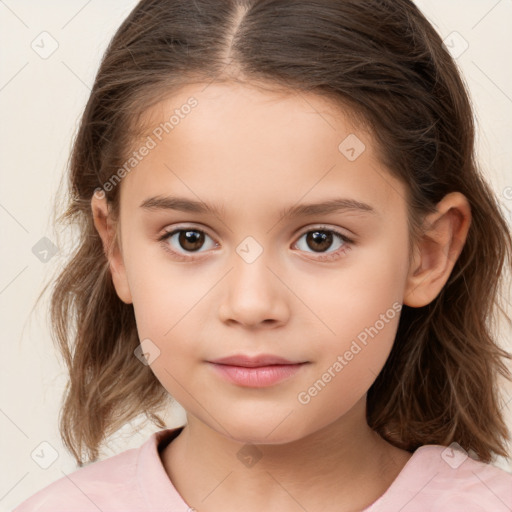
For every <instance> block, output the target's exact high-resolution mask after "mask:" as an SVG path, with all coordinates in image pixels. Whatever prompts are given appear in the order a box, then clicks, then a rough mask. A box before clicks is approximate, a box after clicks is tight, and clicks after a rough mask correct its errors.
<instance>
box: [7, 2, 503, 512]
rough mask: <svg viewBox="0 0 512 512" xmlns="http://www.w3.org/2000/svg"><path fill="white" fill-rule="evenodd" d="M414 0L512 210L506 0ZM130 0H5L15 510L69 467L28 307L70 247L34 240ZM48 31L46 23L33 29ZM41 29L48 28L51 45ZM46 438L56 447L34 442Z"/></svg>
mask: <svg viewBox="0 0 512 512" xmlns="http://www.w3.org/2000/svg"><path fill="white" fill-rule="evenodd" d="M417 3H418V5H419V6H420V8H421V9H422V10H423V11H424V12H425V14H426V15H427V17H428V18H429V19H430V20H431V21H432V22H433V23H434V25H435V27H436V28H437V30H438V32H439V33H440V34H441V35H442V37H443V38H445V37H446V38H447V41H448V42H449V45H450V46H451V47H452V49H453V51H454V52H457V54H460V55H459V56H458V57H457V62H458V63H459V65H460V68H461V70H462V72H463V74H464V76H465V79H466V81H467V83H468V84H469V87H470V90H471V95H472V98H473V101H474V105H475V115H476V119H477V123H478V128H479V132H478V151H479V154H480V158H481V160H482V162H483V164H484V170H485V172H486V174H487V176H488V177H489V180H490V181H491V183H492V185H493V186H494V188H495V190H496V192H497V195H498V197H499V199H500V202H501V203H502V204H503V206H504V208H507V209H508V212H510V210H512V172H511V168H510V164H511V162H512V144H511V143H510V141H511V140H512V123H511V119H512V67H511V65H510V62H512V59H511V57H512V55H511V54H512V32H511V31H510V26H511V24H512V2H510V1H508V0H499V1H497V0H472V1H468V0H435V1H434V0H421V1H418V2H417ZM135 4H136V2H135V1H133V0H130V1H127V0H122V1H121V0H115V1H114V0H109V1H108V2H100V1H99V0H89V1H87V0H67V1H64V0H60V1H57V0H52V1H50V0H46V1H45V2H35V1H29V0H24V1H21V0H18V1H15V0H4V1H0V49H1V50H0V51H1V54H0V55H1V62H2V64H1V68H0V109H1V119H2V122H1V124H0V144H1V148H0V149H1V150H0V158H1V165H0V172H1V174H0V184H1V186H0V225H1V245H0V247H1V250H0V255H1V256H0V257H1V260H0V269H1V273H0V314H1V326H2V330H1V334H2V352H3V358H2V371H1V381H0V389H1V395H0V432H1V438H0V449H1V452H0V460H1V461H2V467H1V475H0V511H2V510H11V509H12V508H13V507H14V506H16V505H17V504H18V503H20V502H21V501H22V500H23V499H25V498H27V497H28V496H30V495H32V494H33V493H34V492H36V491H37V490H39V489H41V488H43V487H45V486H46V485H48V484H49V483H51V482H53V481H54V480H57V479H58V478H61V477H62V476H63V475H64V474H69V473H70V472H72V471H74V470H75V469H76V467H75V464H74V462H73V459H72V458H71V457H70V456H69V455H68V453H67V452H66V451H65V449H64V447H63V445H62V443H61V441H60V438H59V434H58V422H57V419H58V413H59V405H60V399H61V395H62V392H63V389H64V385H65V382H66V374H65V373H64V367H63V366H61V365H60V364H59V361H58V359H57V356H56V354H55V352H54V349H53V344H52V341H51V339H50V338H49V335H48V329H47V325H46V320H45V314H46V310H47V303H46V302H43V303H42V305H41V307H39V308H38V309H37V310H35V311H32V308H33V305H34V301H35V299H36V297H37V295H38V294H39V291H40V290H41V287H42V285H43V284H44V283H45V282H46V281H47V280H48V279H49V278H50V277H51V275H52V273H53V272H54V271H55V269H56V268H58V266H59V265H60V264H62V262H63V261H64V260H65V259H66V247H65V246H63V245H60V246H59V252H58V253H57V254H56V255H55V256H53V257H52V258H51V259H50V260H49V261H48V262H47V263H44V262H42V261H40V259H39V258H37V257H36V256H35V254H34V253H33V252H32V248H33V247H34V246H35V245H36V244H41V243H43V242H40V240H41V239H42V238H43V237H48V238H49V239H50V240H51V241H52V242H54V243H58V241H57V236H56V233H55V232H54V227H53V224H52V218H51V209H52V202H53V199H54V196H55V192H56V190H57V187H58V184H59V181H60V179H61V176H62V173H63V171H64V169H65V167H66V160H67V158H68V154H69V150H70V145H71V140H72V137H73V135H74V132H75V129H76V126H77V122H78V119H79V116H80V114H81V111H82V109H83V107H84V105H85V102H86V100H87V97H88V94H89V91H90V87H91V85H92V82H93V78H94V75H95V73H96V71H97V68H98V65H99V60H100V57H101V55H102V53H103V51H104V49H105V48H106V45H107V43H108V41H109V40H110V38H111V36H112V35H113V34H114V32H115V30H116V28H117V27H118V26H119V24H120V23H121V21H122V20H123V19H124V18H125V17H126V15H127V14H128V13H129V12H130V10H131V9H132V8H133V6H134V5H135ZM44 31H46V32H48V34H50V35H40V34H41V33H42V32H44ZM454 32H456V34H454ZM41 38H46V39H44V41H45V45H44V48H45V49H46V50H44V48H42V44H41V43H40V41H41ZM33 41H35V42H34V43H33ZM38 42H39V44H40V50H39V51H40V52H42V51H49V50H50V49H51V48H52V46H51V45H52V44H53V45H57V44H58V47H57V48H56V50H55V52H54V53H53V54H52V55H50V56H47V58H41V56H40V55H39V54H38V53H36V51H34V49H33V48H32V46H31V45H34V46H35V45H37V44H38ZM466 46H467V48H466ZM36 48H37V47H36ZM507 215H508V218H509V220H512V215H511V214H510V213H507ZM507 299H508V301H509V302H510V297H508V298H507ZM509 310H510V308H509ZM510 339H511V332H510V330H509V329H508V328H507V329H506V328H505V327H503V330H502V335H501V341H502V344H503V345H504V346H507V347H508V348H509V349H512V344H511V342H510ZM503 399H504V401H505V402H507V401H508V405H507V406H506V414H507V421H508V425H509V428H512V388H511V387H510V386H509V387H507V388H506V389H503ZM182 421H183V411H181V410H180V409H177V410H176V411H170V412H169V417H168V423H169V426H174V425H179V424H181V423H182ZM153 430H154V428H153V427H151V425H146V427H145V428H144V429H143V430H142V431H140V432H139V433H138V434H135V435H133V434H132V432H131V430H130V426H129V425H128V426H127V428H126V429H123V431H121V432H120V433H119V434H118V435H116V436H115V438H114V439H113V440H112V444H111V446H110V447H109V449H107V450H105V452H104V454H105V456H109V455H112V454H114V453H117V452H119V451H122V450H125V449H127V448H130V447H136V446H139V445H140V444H141V443H142V442H143V441H144V440H145V439H146V438H147V436H148V435H149V434H150V433H151V432H153ZM42 442H46V443H49V444H50V445H51V447H49V446H48V445H42V446H40V444H41V443H42ZM41 449H42V450H44V451H45V453H46V454H49V456H50V455H51V453H54V452H53V451H52V450H55V455H56V456H57V459H56V460H55V462H54V463H53V464H51V466H50V467H48V469H43V468H41V467H40V466H39V465H38V464H36V462H34V460H33V459H32V458H31V453H32V452H33V451H34V450H36V451H39V452H40V451H41ZM48 460H50V459H48ZM496 465H499V466H500V467H502V468H504V469H507V470H508V471H511V472H512V460H508V461H507V460H503V459H498V460H497V461H496Z"/></svg>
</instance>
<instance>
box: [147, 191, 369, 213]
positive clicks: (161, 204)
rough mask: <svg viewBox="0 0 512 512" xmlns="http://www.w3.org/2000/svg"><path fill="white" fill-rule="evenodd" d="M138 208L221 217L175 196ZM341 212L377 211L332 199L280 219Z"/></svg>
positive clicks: (158, 198) (303, 206)
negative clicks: (208, 214)
mask: <svg viewBox="0 0 512 512" xmlns="http://www.w3.org/2000/svg"><path fill="white" fill-rule="evenodd" d="M140 207H141V208H143V209H145V210H150V211H155V210H176V211H182V212H189V213H204V214H207V213H210V214H213V215H216V216H218V217H222V212H223V208H222V209H221V208H218V207H217V206H215V205H211V204H207V203H205V202H203V201H195V200H192V199H187V198H185V197H175V196H165V197H163V196H154V197H149V198H148V199H145V200H144V201H143V202H142V203H141V205H140ZM343 211H346V212H357V213H370V214H373V215H377V211H376V210H375V209H374V208H373V207H372V206H370V205H369V204H366V203H363V202H361V201H356V200H355V199H349V198H334V199H329V200H327V201H324V202H321V203H309V204H299V205H296V206H291V207H288V208H284V209H283V210H281V211H280V216H281V217H280V218H291V217H307V216H311V215H325V214H328V213H335V212H343Z"/></svg>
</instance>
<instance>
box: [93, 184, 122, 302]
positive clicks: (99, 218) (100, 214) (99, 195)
mask: <svg viewBox="0 0 512 512" xmlns="http://www.w3.org/2000/svg"><path fill="white" fill-rule="evenodd" d="M91 209H92V216H93V220H94V226H95V227H96V230H97V231H98V233H99V235H100V237H101V240H102V242H103V250H104V252H105V255H106V257H107V259H108V262H109V266H110V273H111V274H112V282H113V283H114V288H115V289H116V293H117V295H118V296H119V298H120V299H121V300H122V301H123V302H124V303H126V304H131V303H132V296H131V292H130V288H129V286H128V279H127V276H126V269H125V266H124V262H123V256H122V253H121V249H120V247H119V243H118V236H117V233H116V227H115V223H114V222H113V220H112V216H111V215H110V214H109V207H108V203H107V198H106V197H105V193H104V192H103V191H102V190H100V191H96V192H95V193H94V194H93V196H92V199H91Z"/></svg>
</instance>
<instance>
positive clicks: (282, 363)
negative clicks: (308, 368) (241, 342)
mask: <svg viewBox="0 0 512 512" xmlns="http://www.w3.org/2000/svg"><path fill="white" fill-rule="evenodd" d="M209 363H211V364H212V367H213V368H214V370H215V371H217V372H218V373H219V374H220V375H222V376H223V377H224V378H227V379H228V380H229V381H231V382H233V383H235V384H238V385H240V386H246V387H253V388H261V387H267V386H272V385H273V384H277V383H278V382H280V381H283V380H285V379H288V378H289V377H291V376H292V375H294V374H295V373H297V371H298V370H299V369H300V368H301V367H302V366H303V365H304V364H306V362H294V361H289V360H287V359H283V358H282V357H277V356H273V355H268V354H262V355H259V356H255V357H251V356H245V355H235V356H230V357H224V358H222V359H216V360H215V361H209Z"/></svg>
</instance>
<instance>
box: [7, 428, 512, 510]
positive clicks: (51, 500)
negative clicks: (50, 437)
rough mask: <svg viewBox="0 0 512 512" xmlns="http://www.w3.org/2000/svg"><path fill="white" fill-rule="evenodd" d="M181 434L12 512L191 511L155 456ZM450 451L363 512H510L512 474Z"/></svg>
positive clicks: (170, 433)
mask: <svg viewBox="0 0 512 512" xmlns="http://www.w3.org/2000/svg"><path fill="white" fill-rule="evenodd" d="M181 428H182V427H179V428H174V429H165V430H160V431H159V432H155V433H154V434H152V435H151V436H150V437H149V439H148V440H147V441H146V442H145V443H144V444H142V446H140V447H139V448H132V449H129V450H126V451H124V452H122V453H120V454H118V455H114V456H112V457H109V458H107V459H105V460H102V461H97V462H94V463H92V464H89V465H87V466H84V467H82V468H80V469H78V470H76V471H74V472H73V473H71V474H69V475H67V476H64V477H62V478H60V479H59V480H56V481H55V482H53V483H51V484H50V485H48V486H47V487H45V488H44V489H41V490H40V491H38V492H37V493H35V494H34V495H33V496H31V497H30V498H28V499H27V500H25V501H24V502H22V503H21V504H20V505H18V507H17V508H15V509H14V511H13V512H36V511H39V512H142V511H144V512H159V511H162V512H163V511H165V512H190V511H191V510H193V509H190V508H189V507H188V505H187V504H186V503H185V501H184V500H183V498H182V497H181V496H180V495H179V494H178V491H177V490H176V489H175V488H174V486H173V484H172V482H171V481H170V480H169V477H168V475H167V473H166V472H165V468H164V466H163V464H162V461H161V459H160V455H159V451H158V450H159V448H160V449H163V447H165V446H166V445H167V444H168V443H169V442H170V441H171V440H172V439H174V438H175V437H176V436H177V435H178V434H179V432H180V431H181ZM462 455H463V454H462V453H461V452H460V451H459V452H454V451H453V450H451V449H450V448H446V447H444V446H440V445H434V444H428V445H424V446H421V447H420V448H418V449H417V450H416V451H415V452H414V453H413V455H412V457H411V458H410V459H409V461H408V462H407V464H406V465H405V466H404V467H403V469H402V471H401V472H400V474H399V475H398V477H397V478H396V479H395V480H394V482H393V483H392V484H391V486H390V487H389V488H388V489H387V491H386V492H385V493H384V494H383V495H382V496H381V497H380V498H379V499H378V500H377V501H375V502H374V503H373V504H372V505H370V506H369V507H367V508H366V509H365V510H364V511H362V512H397V511H400V512H429V511H431V512H434V511H435V512H511V511H512V475H511V474H509V473H507V472H506V471H503V470H502V469H499V468H496V467H494V466H492V465H489V464H484V463H482V462H478V461H475V460H473V459H471V458H464V457H463V456H462Z"/></svg>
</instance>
